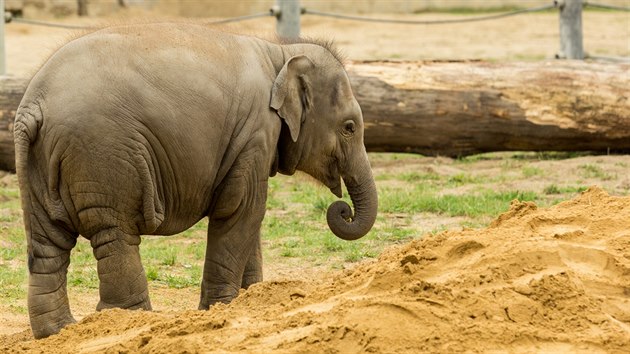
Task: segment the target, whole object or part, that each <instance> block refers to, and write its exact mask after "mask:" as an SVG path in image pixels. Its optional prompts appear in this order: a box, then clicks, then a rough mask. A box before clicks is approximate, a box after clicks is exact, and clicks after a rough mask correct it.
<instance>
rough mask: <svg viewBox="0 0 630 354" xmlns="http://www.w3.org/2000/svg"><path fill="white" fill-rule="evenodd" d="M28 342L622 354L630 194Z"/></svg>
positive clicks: (108, 347) (626, 335)
mask: <svg viewBox="0 0 630 354" xmlns="http://www.w3.org/2000/svg"><path fill="white" fill-rule="evenodd" d="M16 336H17V337H16ZM19 336H20V334H18V335H15V336H14V337H13V341H12V342H10V343H7V342H6V341H5V343H4V344H3V345H4V348H3V347H2V345H0V351H8V352H22V351H37V352H40V351H41V352H45V353H67V352H76V353H89V352H107V353H114V352H116V353H117V352H151V353H172V352H191V353H192V352H204V351H219V352H233V351H234V352H235V351H246V352H252V351H256V352H269V351H272V350H275V351H278V352H287V353H296V352H337V351H341V352H348V353H350V352H357V353H358V352H379V353H383V352H391V353H394V352H395V353H402V352H418V351H430V352H436V351H441V352H461V351H471V352H479V351H484V352H488V351H498V352H540V351H544V352H573V353H575V352H584V353H596V352H607V353H611V352H613V353H614V352H623V351H624V350H625V351H627V350H628V348H630V197H625V198H620V197H611V196H609V195H607V194H606V193H605V192H604V191H602V190H601V189H598V188H591V189H589V190H588V191H586V192H584V193H583V194H582V195H580V196H578V197H576V198H575V199H573V200H570V201H567V202H564V203H561V204H559V205H557V206H554V207H552V208H548V209H539V208H537V207H536V206H535V205H534V204H532V203H521V202H513V203H512V206H511V208H510V210H509V211H508V212H506V213H504V214H503V215H501V216H500V217H499V218H497V220H495V221H494V222H493V223H492V224H491V226H490V227H488V228H486V229H482V230H464V231H461V232H444V233H442V234H439V235H435V236H426V237H425V238H424V239H422V240H418V241H413V242H411V243H409V244H406V245H404V246H401V247H398V248H393V249H390V250H389V251H387V252H385V253H384V254H382V255H381V256H380V258H379V259H378V260H377V261H374V262H368V263H364V264H361V265H359V266H357V267H356V268H355V269H353V270H351V271H345V272H342V273H337V274H335V275H334V277H333V279H328V280H318V281H313V282H298V281H286V282H264V283H261V284H257V285H255V286H253V287H252V288H250V289H249V290H247V291H244V292H243V293H242V294H241V296H239V297H238V298H237V299H236V300H235V301H234V302H233V303H232V304H230V305H218V306H215V307H214V308H213V309H211V310H210V311H207V312H199V311H186V312H168V313H160V312H138V311H124V310H108V311H103V312H100V313H95V314H93V315H90V316H88V317H86V318H85V319H83V320H82V321H81V322H80V323H78V324H76V325H73V326H70V327H68V328H66V329H64V330H63V331H62V332H61V333H60V334H59V335H56V336H53V337H51V338H48V339H45V340H40V341H25V340H24V339H21V340H20V338H19ZM22 337H24V335H22ZM7 340H11V338H7Z"/></svg>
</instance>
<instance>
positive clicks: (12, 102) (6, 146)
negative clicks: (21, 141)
mask: <svg viewBox="0 0 630 354" xmlns="http://www.w3.org/2000/svg"><path fill="white" fill-rule="evenodd" d="M0 82H1V83H2V85H0V170H4V171H12V172H13V171H15V148H14V146H13V119H14V118H15V111H16V110H17V108H18V105H19V104H20V101H21V100H22V96H23V95H24V90H25V89H26V85H27V83H28V80H26V79H24V78H13V77H10V76H0Z"/></svg>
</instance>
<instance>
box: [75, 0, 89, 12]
mask: <svg viewBox="0 0 630 354" xmlns="http://www.w3.org/2000/svg"><path fill="white" fill-rule="evenodd" d="M87 3H88V0H77V7H78V14H79V16H87V15H88V10H87Z"/></svg>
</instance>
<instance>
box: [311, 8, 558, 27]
mask: <svg viewBox="0 0 630 354" xmlns="http://www.w3.org/2000/svg"><path fill="white" fill-rule="evenodd" d="M554 7H556V5H555V4H551V5H545V6H539V7H532V8H529V9H522V10H515V11H511V12H504V13H500V14H496V15H488V16H478V17H470V18H461V19H448V20H424V21H416V20H392V19H382V18H372V17H364V16H351V15H343V14H336V13H329V12H322V11H317V10H309V9H304V10H303V13H304V14H306V15H315V16H322V17H331V18H338V19H343V20H350V21H362V22H378V23H392V24H404V25H443V24H452V23H467V22H479V21H488V20H495V19H499V18H504V17H509V16H515V15H520V14H524V13H529V12H538V11H545V10H549V9H553V8H554Z"/></svg>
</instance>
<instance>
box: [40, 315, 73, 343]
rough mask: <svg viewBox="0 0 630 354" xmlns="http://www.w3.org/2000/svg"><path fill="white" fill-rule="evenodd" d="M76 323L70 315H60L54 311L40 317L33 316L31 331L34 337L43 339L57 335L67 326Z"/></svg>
mask: <svg viewBox="0 0 630 354" xmlns="http://www.w3.org/2000/svg"><path fill="white" fill-rule="evenodd" d="M76 322H77V321H76V320H75V319H74V317H72V315H71V314H70V313H64V314H59V313H57V311H53V312H48V313H46V314H44V315H40V316H31V329H32V331H33V337H35V339H41V338H46V337H48V336H51V335H53V334H57V333H59V331H61V329H62V328H64V327H65V326H67V325H69V324H73V323H76Z"/></svg>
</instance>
